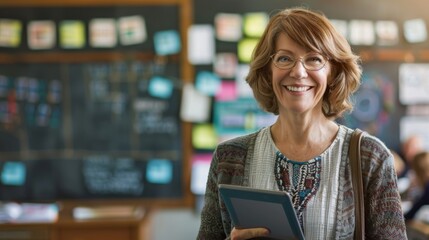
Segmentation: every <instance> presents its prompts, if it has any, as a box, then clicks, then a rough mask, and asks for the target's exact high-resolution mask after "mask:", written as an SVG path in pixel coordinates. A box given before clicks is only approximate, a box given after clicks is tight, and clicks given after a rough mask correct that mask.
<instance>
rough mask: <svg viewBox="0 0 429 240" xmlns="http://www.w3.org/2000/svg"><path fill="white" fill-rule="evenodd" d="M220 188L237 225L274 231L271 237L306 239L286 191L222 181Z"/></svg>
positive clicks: (238, 226)
mask: <svg viewBox="0 0 429 240" xmlns="http://www.w3.org/2000/svg"><path fill="white" fill-rule="evenodd" d="M219 191H220V194H221V197H222V199H223V201H224V202H225V206H226V208H227V210H228V213H229V215H230V217H231V220H232V222H233V223H234V225H235V226H236V227H237V228H255V227H264V228H267V229H269V230H270V235H269V237H270V238H274V239H299V240H304V234H303V232H302V230H301V227H300V225H299V222H298V218H297V217H296V213H295V209H294V208H293V205H292V201H291V199H290V197H289V195H288V194H287V193H286V192H283V191H271V190H262V189H255V188H249V187H243V186H238V185H229V184H219Z"/></svg>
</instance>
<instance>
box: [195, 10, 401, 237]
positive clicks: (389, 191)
mask: <svg viewBox="0 0 429 240" xmlns="http://www.w3.org/2000/svg"><path fill="white" fill-rule="evenodd" d="M360 77H361V68H360V66H359V57H358V56H357V55H355V54H354V53H353V52H352V51H351V48H350V45H349V44H348V42H347V40H346V39H345V38H344V37H343V36H342V35H341V34H339V33H338V32H337V31H336V30H335V28H334V27H333V25H332V24H331V23H330V22H329V20H328V19H327V18H326V17H325V16H324V15H323V14H320V13H317V12H314V11H311V10H308V9H304V8H291V9H285V10H283V11H280V12H278V13H277V14H275V15H274V16H273V17H272V18H271V19H270V21H269V23H268V25H267V28H266V29H265V31H264V34H263V36H262V37H261V38H260V41H259V43H258V44H257V46H256V48H255V50H254V53H253V57H252V62H251V64H250V71H249V75H248V76H247V78H246V80H247V82H248V83H249V85H250V87H251V88H252V90H253V93H254V96H255V98H256V100H257V101H258V102H259V104H260V105H261V107H262V108H263V109H264V110H265V111H267V112H271V113H273V114H275V115H278V116H277V119H276V121H275V122H274V123H273V124H272V125H271V126H269V127H265V128H262V129H260V130H258V131H256V132H254V133H250V134H248V135H245V136H241V137H238V138H234V139H231V140H228V141H225V142H223V143H221V144H219V145H218V146H217V148H216V150H215V153H214V154H213V159H212V162H211V167H210V171H209V176H208V180H207V187H206V193H205V205H204V208H203V210H202V214H201V227H200V231H199V235H198V239H225V238H230V239H233V240H234V239H250V238H255V237H261V236H267V235H268V234H269V230H267V228H265V227H264V226H261V227H260V228H250V229H243V228H242V226H239V225H235V224H236V223H234V222H232V221H231V217H230V216H229V214H228V212H227V211H226V209H225V207H224V204H225V203H224V202H223V201H222V199H221V198H220V196H219V184H233V185H242V186H247V187H251V188H257V189H267V190H276V191H285V192H287V193H288V194H289V195H290V197H291V200H292V203H293V206H294V209H295V212H296V215H297V218H298V221H299V225H300V227H301V229H302V231H303V232H304V235H305V238H306V239H353V236H354V231H355V224H356V222H355V214H354V212H355V204H354V194H353V185H352V177H351V172H350V163H349V158H348V154H347V153H348V151H349V146H350V143H349V142H350V137H351V134H352V133H353V129H350V128H348V127H346V126H344V125H340V124H337V123H336V122H335V119H336V118H338V117H340V116H342V115H343V114H344V113H345V112H346V111H349V110H351V109H352V108H353V105H352V102H351V100H350V97H351V95H352V94H353V93H354V92H355V91H356V90H357V89H358V87H359V85H360ZM360 162H361V166H362V169H363V171H364V172H365V173H364V174H363V175H362V180H363V185H364V186H365V187H364V193H365V196H366V197H365V203H364V206H365V213H366V216H365V217H366V222H365V223H362V224H363V225H365V226H366V233H365V235H366V238H367V239H406V238H407V237H406V232H405V223H404V219H403V216H402V210H401V203H400V196H399V193H398V189H397V184H396V174H395V169H394V166H393V156H392V154H391V153H390V150H389V149H388V148H386V146H385V145H384V144H383V143H382V142H381V141H380V140H379V139H378V138H376V137H374V136H372V135H370V134H366V135H365V136H364V137H363V138H362V141H361V159H360ZM370 183H371V184H370ZM372 183H377V184H372ZM249 211H251V209H249ZM267 222H268V221H267Z"/></svg>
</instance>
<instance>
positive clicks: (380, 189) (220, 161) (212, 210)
mask: <svg viewBox="0 0 429 240" xmlns="http://www.w3.org/2000/svg"><path fill="white" fill-rule="evenodd" d="M352 131H353V130H351V129H349V128H347V134H346V138H347V139H346V140H345V141H344V146H343V152H342V157H341V158H342V160H341V164H340V168H341V169H340V176H339V177H340V182H341V183H342V184H341V185H340V186H339V188H340V189H339V194H340V196H338V201H339V202H338V209H337V216H338V223H337V227H336V230H335V232H336V234H335V235H336V236H337V237H336V239H353V232H354V228H355V214H354V194H353V187H352V179H351V169H350V166H349V160H348V157H347V156H348V155H347V152H348V148H349V146H348V145H349V140H350V136H351V133H352ZM257 134H258V132H256V133H252V134H249V135H245V136H241V137H238V138H235V139H231V140H228V141H225V142H223V143H221V144H219V145H218V147H217V148H216V150H215V152H214V155H213V159H212V162H211V166H210V171H209V176H208V180H207V186H206V193H205V203H204V207H203V210H202V213H201V225H200V229H199V233H198V236H197V239H199V240H217V239H229V234H230V232H231V230H232V228H233V227H234V226H233V225H232V223H231V219H230V217H229V215H228V212H227V210H226V208H225V205H224V203H223V201H221V200H220V195H219V191H218V184H220V183H226V184H235V185H246V184H247V183H246V182H247V181H246V180H245V174H244V172H245V166H246V160H247V156H252V155H253V154H252V151H253V149H254V146H255V140H256V136H257ZM361 163H362V172H363V182H364V199H365V218H366V222H365V231H366V232H365V235H366V239H377V240H381V239H389V240H390V239H395V240H401V239H407V235H406V228H405V223H404V218H403V213H402V208H401V200H400V196H399V193H398V190H397V182H396V180H397V178H396V174H395V171H394V168H393V160H392V155H391V154H390V151H389V150H388V149H387V148H386V147H385V145H384V144H383V143H382V142H381V141H379V140H378V139H377V138H375V137H373V136H371V135H368V134H367V135H366V136H364V137H363V139H362V143H361ZM322 239H323V236H322Z"/></svg>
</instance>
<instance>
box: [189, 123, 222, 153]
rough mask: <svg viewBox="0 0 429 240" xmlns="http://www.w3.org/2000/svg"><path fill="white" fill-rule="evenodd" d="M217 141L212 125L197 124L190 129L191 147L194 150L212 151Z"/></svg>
mask: <svg viewBox="0 0 429 240" xmlns="http://www.w3.org/2000/svg"><path fill="white" fill-rule="evenodd" d="M217 144H218V139H217V136H216V133H215V130H214V127H213V125H212V124H197V125H194V126H193V127H192V145H193V146H194V148H196V149H214V148H215V147H216V145H217Z"/></svg>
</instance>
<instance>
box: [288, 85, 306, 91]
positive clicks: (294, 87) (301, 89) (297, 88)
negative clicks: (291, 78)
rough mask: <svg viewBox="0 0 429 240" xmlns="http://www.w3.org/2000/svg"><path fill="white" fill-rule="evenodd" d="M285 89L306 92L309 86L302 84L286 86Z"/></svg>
mask: <svg viewBox="0 0 429 240" xmlns="http://www.w3.org/2000/svg"><path fill="white" fill-rule="evenodd" d="M286 88H287V90H289V91H291V92H306V91H308V90H309V89H310V88H311V87H308V86H302V87H297V86H286Z"/></svg>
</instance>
